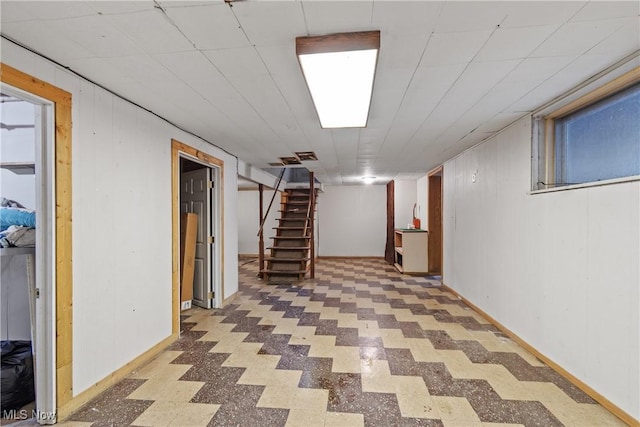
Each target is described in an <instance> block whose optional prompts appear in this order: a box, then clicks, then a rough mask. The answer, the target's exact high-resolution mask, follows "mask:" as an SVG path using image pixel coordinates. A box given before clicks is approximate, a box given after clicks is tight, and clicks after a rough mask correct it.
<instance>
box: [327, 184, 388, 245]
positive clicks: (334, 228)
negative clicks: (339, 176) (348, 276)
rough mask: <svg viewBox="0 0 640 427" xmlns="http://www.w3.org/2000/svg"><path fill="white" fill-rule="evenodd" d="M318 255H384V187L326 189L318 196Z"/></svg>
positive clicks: (385, 227) (363, 186)
mask: <svg viewBox="0 0 640 427" xmlns="http://www.w3.org/2000/svg"><path fill="white" fill-rule="evenodd" d="M318 228H319V230H318V244H319V249H318V255H319V256H375V257H382V256H384V246H385V242H386V235H387V231H386V230H387V189H386V186H384V185H350V186H328V185H327V186H325V187H324V192H322V193H320V194H319V195H318Z"/></svg>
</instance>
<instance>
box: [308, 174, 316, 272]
mask: <svg viewBox="0 0 640 427" xmlns="http://www.w3.org/2000/svg"><path fill="white" fill-rule="evenodd" d="M314 181H315V178H314V175H313V172H311V171H309V207H310V209H309V211H310V212H309V215H307V218H309V222H310V224H311V236H310V237H311V239H309V240H310V246H311V254H310V258H311V269H310V272H309V273H310V274H309V275H310V276H311V278H312V279H315V277H316V242H315V227H314V224H313V221H314V218H315V207H316V190H315V188H314Z"/></svg>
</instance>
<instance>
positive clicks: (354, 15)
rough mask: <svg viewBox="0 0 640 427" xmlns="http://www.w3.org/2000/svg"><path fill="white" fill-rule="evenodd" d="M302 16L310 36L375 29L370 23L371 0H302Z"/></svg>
mask: <svg viewBox="0 0 640 427" xmlns="http://www.w3.org/2000/svg"><path fill="white" fill-rule="evenodd" d="M302 8H303V9H304V18H305V22H306V23H307V30H308V32H309V34H308V35H310V36H317V35H323V34H331V33H343V32H353V31H367V30H375V29H377V28H374V26H373V25H372V22H371V19H372V13H373V1H372V0H362V1H345V2H336V1H329V2H324V1H315V0H303V1H302Z"/></svg>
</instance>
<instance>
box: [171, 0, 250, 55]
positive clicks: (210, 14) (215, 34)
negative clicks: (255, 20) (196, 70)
mask: <svg viewBox="0 0 640 427" xmlns="http://www.w3.org/2000/svg"><path fill="white" fill-rule="evenodd" d="M166 13H167V15H168V16H169V17H170V18H171V19H172V20H173V22H174V23H175V24H176V25H177V26H178V28H179V29H180V31H182V32H183V33H184V35H185V36H186V37H187V38H188V39H189V40H190V41H191V43H193V44H194V45H195V47H196V48H197V49H201V50H208V49H229V48H236V47H247V46H249V45H250V43H249V40H247V36H246V35H245V34H244V32H243V31H242V28H241V27H240V25H239V24H238V21H237V20H236V18H235V16H234V15H233V12H232V11H231V9H230V8H229V6H227V4H225V3H218V2H216V3H214V4H208V5H206V6H196V7H175V8H173V7H172V8H167V10H166Z"/></svg>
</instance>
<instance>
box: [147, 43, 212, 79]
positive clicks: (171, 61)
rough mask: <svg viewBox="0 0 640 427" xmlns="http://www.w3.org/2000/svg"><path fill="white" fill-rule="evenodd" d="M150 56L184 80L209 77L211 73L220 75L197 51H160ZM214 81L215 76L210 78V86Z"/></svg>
mask: <svg viewBox="0 0 640 427" xmlns="http://www.w3.org/2000/svg"><path fill="white" fill-rule="evenodd" d="M152 56H153V58H154V59H155V60H157V61H158V62H159V63H160V64H162V65H163V66H164V67H165V68H166V69H167V70H169V71H170V72H171V73H172V74H174V75H175V76H176V77H178V78H179V79H181V80H183V81H185V82H189V81H202V80H207V79H211V77H212V75H214V76H215V75H217V76H219V75H220V73H219V72H218V70H217V69H216V68H215V67H214V66H213V64H211V62H210V61H209V60H208V59H207V57H206V56H204V55H203V54H202V52H199V51H191V52H175V53H162V54H157V55H152ZM218 78H219V77H218ZM214 82H215V83H218V81H217V80H216V78H215V77H214V78H213V79H211V83H212V86H214V85H213V83H214Z"/></svg>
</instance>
